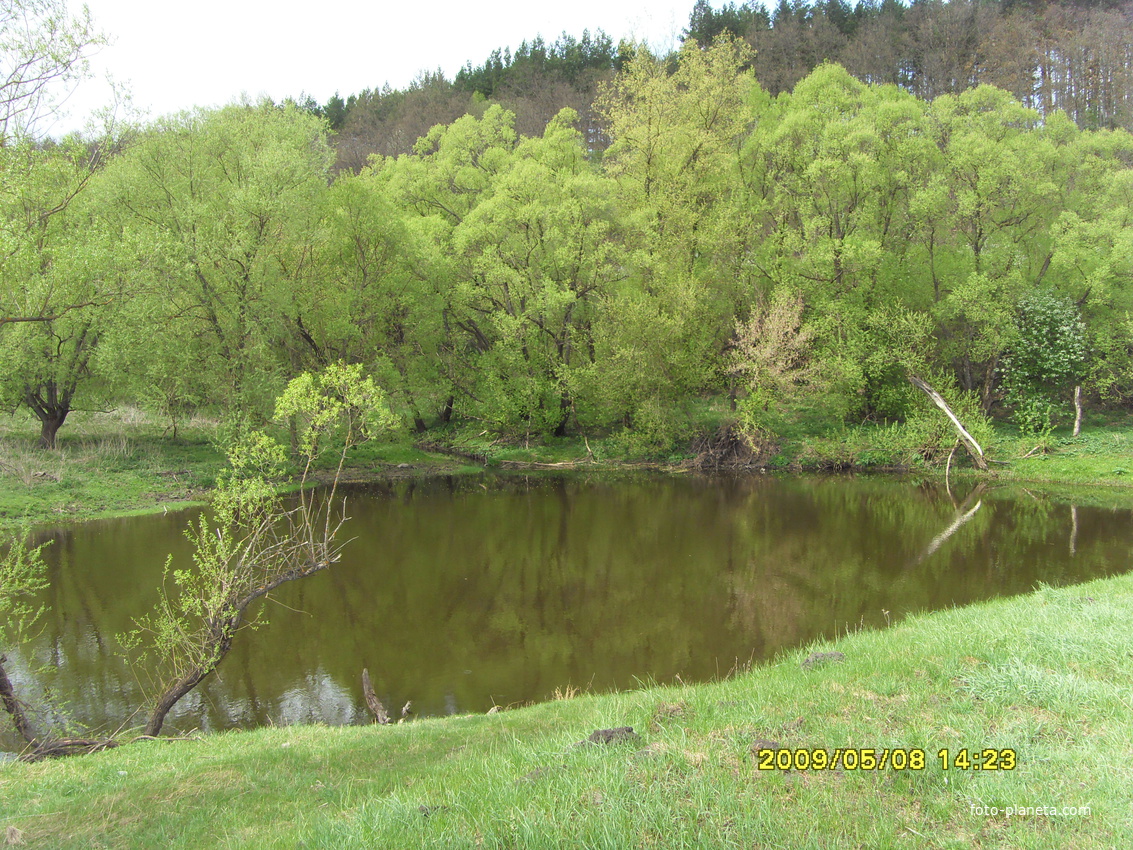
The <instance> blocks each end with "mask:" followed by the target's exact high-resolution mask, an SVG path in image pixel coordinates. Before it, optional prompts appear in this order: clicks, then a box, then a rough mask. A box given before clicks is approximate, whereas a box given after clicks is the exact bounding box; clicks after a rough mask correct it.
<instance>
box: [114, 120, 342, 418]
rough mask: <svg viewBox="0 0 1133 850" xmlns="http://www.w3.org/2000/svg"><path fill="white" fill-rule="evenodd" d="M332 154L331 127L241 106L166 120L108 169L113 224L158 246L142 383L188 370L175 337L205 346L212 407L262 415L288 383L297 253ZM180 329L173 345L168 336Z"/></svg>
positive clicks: (193, 364)
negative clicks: (174, 352) (180, 364)
mask: <svg viewBox="0 0 1133 850" xmlns="http://www.w3.org/2000/svg"><path fill="white" fill-rule="evenodd" d="M332 156H333V155H332V152H331V150H330V147H329V145H328V144H327V141H326V133H325V126H324V124H323V123H322V121H321V120H320V119H318V118H316V117H314V116H312V115H310V114H309V113H306V112H304V111H302V110H300V109H298V108H296V107H294V106H282V107H278V106H275V105H273V104H271V103H267V102H265V103H259V104H254V105H253V104H247V103H244V104H235V105H231V106H227V107H224V108H222V109H218V110H198V111H195V112H190V113H183V114H180V115H176V116H172V117H169V118H164V119H161V120H159V121H158V122H156V123H154V124H153V125H152V126H151V127H149V128H148V129H147V130H145V131H144V132H143V133H142V134H141V136H140V137H139V138H138V139H137V141H136V142H135V143H134V144H132V145H131V147H130V148H129V149H128V150H127V151H126V152H125V153H124V154H123V155H121V156H120V157H118V158H117V160H116V161H115V162H114V163H113V165H112V167H111V168H110V169H108V174H107V176H108V180H110V181H112V183H113V195H112V197H111V198H110V200H109V201H108V203H107V210H106V215H107V216H108V217H112V219H113V221H114V222H115V226H117V227H118V228H119V229H120V230H121V231H122V232H123V233H128V234H130V236H131V237H132V238H135V239H145V240H147V241H148V243H149V245H150V246H151V251H150V255H149V257H148V259H147V261H146V263H145V264H144V275H142V276H141V277H142V278H144V279H142V280H140V282H141V283H143V284H145V293H146V294H145V297H147V298H149V299H152V300H153V301H152V303H153V304H154V306H155V310H154V311H153V321H154V324H153V326H152V329H153V330H154V331H155V333H153V334H152V336H151V338H150V340H149V342H148V344H146V345H144V346H143V347H142V348H141V349H140V350H139V351H136V352H135V357H136V359H137V360H136V362H137V366H136V368H133V369H131V370H130V371H131V373H132V374H136V375H138V376H139V378H140V380H151V379H152V378H153V376H160V374H161V373H162V370H154V369H151V368H149V366H148V364H149V363H150V362H151V360H150V357H151V354H153V355H154V356H153V359H154V360H156V361H159V362H160V363H161V365H162V367H163V368H165V367H167V368H177V358H176V357H170V356H166V355H165V354H163V353H160V352H158V353H156V354H155V352H157V349H158V348H160V347H161V346H163V345H165V344H166V343H165V340H166V339H176V340H178V341H181V342H183V341H190V342H191V344H192V345H193V346H194V347H195V348H196V351H195V352H194V354H193V356H192V357H190V358H187V359H186V360H185V363H186V366H185V368H191V369H194V370H198V371H199V369H200V367H201V365H202V364H203V365H204V366H205V368H206V369H207V371H208V382H207V383H208V385H209V386H210V387H211V388H212V394H211V398H209V399H208V401H210V402H212V403H214V404H217V405H220V406H222V407H224V408H226V409H227V410H228V411H229V412H230V413H232V414H236V415H248V416H251V417H253V418H257V417H263V416H265V415H267V414H268V412H269V411H270V404H271V399H273V398H274V397H275V395H276V393H278V392H279V390H280V389H281V388H282V385H283V382H284V380H285V378H286V376H287V367H288V364H287V362H286V358H285V357H283V356H282V355H281V345H280V341H281V338H282V337H283V336H284V335H285V334H288V333H294V332H295V328H294V326H293V325H291V326H290V327H289V323H288V321H287V310H288V305H289V303H290V297H289V290H290V289H291V288H292V287H293V286H295V285H297V284H296V271H295V268H294V267H293V265H292V264H291V263H290V262H289V261H290V260H292V259H293V258H294V257H295V254H294V252H293V245H294V243H295V242H296V241H299V240H301V239H302V238H303V234H305V233H308V232H310V231H311V229H312V225H313V221H314V218H315V216H316V215H317V208H318V199H319V197H320V196H321V194H322V193H323V192H325V191H326V187H327V182H328V169H329V167H330V164H331V162H332ZM171 325H176V326H179V328H178V329H177V331H175V332H174V333H172V334H170V335H169V336H168V337H167V336H166V335H165V334H163V333H162V332H161V331H162V329H163V328H165V327H168V326H171Z"/></svg>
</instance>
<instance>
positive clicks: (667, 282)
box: [589, 38, 762, 448]
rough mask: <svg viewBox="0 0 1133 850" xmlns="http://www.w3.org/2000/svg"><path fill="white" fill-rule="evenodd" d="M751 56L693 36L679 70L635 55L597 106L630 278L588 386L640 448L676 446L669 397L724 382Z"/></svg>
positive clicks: (738, 259)
mask: <svg viewBox="0 0 1133 850" xmlns="http://www.w3.org/2000/svg"><path fill="white" fill-rule="evenodd" d="M750 58H751V56H750V51H749V50H748V49H747V48H746V46H745V45H743V43H742V42H737V41H735V40H731V39H726V38H724V39H718V40H717V41H716V42H715V43H714V44H712V45H711V46H709V47H706V48H705V49H701V47H700V46H699V45H697V43H696V42H695V41H694V40H692V39H689V40H688V41H686V42H685V44H684V46H683V48H682V50H681V52H680V54H679V56H678V57H677V63H676V66H675V68H674V67H671V66H670V65H669V64H668V63H666V62H664V61H661V60H658V59H656V58H655V57H653V56H651V55H650V54H649V52H648V51H647V50H645V49H644V48H639V49H638V50H637V51H636V52H635V53H634V54H633V57H632V59H630V61H629V62H628V63H627V64H626V65H625V66H624V67H623V69H622V72H621V73H620V74H619V75H618V77H617V78H616V79H615V80H614V82H613V83H612V84H610V86H609V87H607V89H606V90H605V92H604V94H603V96H602V98H601V99H600V101H599V105H600V107H601V109H602V111H603V113H604V115H605V118H606V122H607V127H608V133H609V135H610V138H611V140H612V141H611V145H610V147H609V149H608V151H607V152H606V155H605V157H604V159H603V165H604V167H605V169H606V173H607V174H608V175H609V176H610V177H611V178H612V179H613V181H614V198H615V200H616V203H617V212H618V217H619V220H620V221H621V226H622V231H623V237H622V242H623V246H622V248H621V254H620V264H621V266H622V268H623V269H624V274H623V275H622V277H623V280H622V281H621V282H619V283H618V285H617V286H616V287H614V288H613V291H612V293H611V296H610V297H609V298H608V299H607V300H606V301H605V302H604V303H603V306H602V311H601V315H600V318H599V319H598V320H597V321H596V322H595V330H594V335H595V348H596V364H595V368H594V369H593V370H592V374H591V375H590V376H589V378H590V384H591V386H592V387H594V389H595V391H596V393H599V394H601V395H603V396H604V399H603V402H604V406H605V409H606V411H607V412H608V414H612V415H613V416H615V417H620V418H622V419H623V421H625V422H626V423H627V424H629V425H631V426H632V428H633V429H635V430H637V431H639V432H641V439H642V441H643V443H644V444H643V446H642V447H643V448H645V447H652V448H657V447H660V446H662V445H663V444H665V443H668V442H670V441H671V440H672V439H673V437H674V436H675V433H676V432H677V431H678V430H679V427H680V426H679V423H677V422H676V421H675V419H674V417H673V415H672V414H673V409H674V402H675V401H676V400H677V399H679V398H681V397H686V396H688V395H690V394H693V393H697V392H701V391H704V390H705V389H708V388H717V387H718V386H719V385H720V383H721V382H722V380H723V376H722V370H721V369H720V365H721V363H722V361H723V358H722V356H721V354H722V352H723V350H724V348H725V346H726V345H727V343H728V339H729V335H730V332H731V328H732V326H733V324H734V318H735V316H736V315H737V313H738V312H741V311H743V310H744V309H745V305H746V303H747V302H748V301H749V300H750V295H751V293H750V291H748V287H749V286H750V281H751V276H750V268H749V266H748V265H747V264H746V263H745V262H744V259H745V256H746V254H747V252H748V250H749V248H750V240H751V238H752V237H753V231H752V228H751V227H750V208H749V207H748V205H747V204H745V203H744V202H743V198H742V194H743V193H742V191H740V189H741V187H742V183H741V181H740V176H741V172H740V160H739V149H740V145H741V142H742V139H743V137H744V136H745V135H746V133H747V132H748V131H749V128H750V124H751V121H752V107H751V102H752V101H753V100H758V99H759V98H760V97H762V94H761V91H760V90H759V89H758V87H757V86H756V84H755V80H754V77H753V76H752V74H751V72H750V70H748V69H747V66H748V63H749V61H750Z"/></svg>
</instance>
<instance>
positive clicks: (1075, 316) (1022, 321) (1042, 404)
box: [1001, 291, 1089, 434]
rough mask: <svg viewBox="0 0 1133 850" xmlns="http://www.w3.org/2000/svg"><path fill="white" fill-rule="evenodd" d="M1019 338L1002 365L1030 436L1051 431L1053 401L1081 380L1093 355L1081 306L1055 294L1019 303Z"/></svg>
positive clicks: (1010, 398)
mask: <svg viewBox="0 0 1133 850" xmlns="http://www.w3.org/2000/svg"><path fill="white" fill-rule="evenodd" d="M1016 334H1017V335H1016V338H1015V341H1014V342H1013V343H1012V345H1011V350H1010V352H1009V353H1008V355H1007V356H1006V357H1005V358H1004V360H1003V365H1002V367H1001V370H1002V374H1003V385H1004V389H1005V390H1006V398H1007V402H1008V403H1009V404H1012V405H1014V406H1015V419H1016V421H1017V422H1018V423H1019V427H1020V428H1022V429H1023V431H1024V432H1026V433H1032V434H1037V433H1040V432H1042V431H1044V430H1047V429H1049V428H1050V427H1051V424H1052V417H1053V412H1054V403H1055V401H1056V400H1058V397H1059V396H1060V395H1061V394H1063V393H1064V392H1065V391H1066V390H1068V389H1069V388H1070V387H1071V386H1073V385H1074V384H1075V383H1077V382H1079V381H1080V380H1081V379H1082V375H1083V373H1084V371H1085V367H1086V359H1087V356H1088V353H1089V348H1088V344H1087V341H1086V326H1085V323H1084V322H1083V321H1082V318H1081V315H1080V313H1079V311H1078V308H1077V306H1076V305H1075V304H1074V303H1072V302H1071V301H1069V300H1068V299H1066V298H1064V297H1060V296H1058V295H1056V294H1055V293H1053V292H1049V291H1040V292H1034V293H1031V294H1030V295H1028V296H1027V297H1025V298H1024V299H1023V300H1022V301H1020V302H1019V314H1018V318H1017V323H1016Z"/></svg>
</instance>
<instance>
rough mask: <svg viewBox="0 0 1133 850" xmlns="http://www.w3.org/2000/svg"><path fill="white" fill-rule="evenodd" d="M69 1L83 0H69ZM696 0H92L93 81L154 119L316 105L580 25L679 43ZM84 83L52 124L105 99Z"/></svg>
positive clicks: (78, 116)
mask: <svg viewBox="0 0 1133 850" xmlns="http://www.w3.org/2000/svg"><path fill="white" fill-rule="evenodd" d="M68 2H69V3H70V6H71V8H72V9H75V8H81V6H82V3H81V2H80V1H79V0H68ZM693 2H694V0H658V2H654V3H651V4H650V5H648V6H645V5H644V4H642V3H641V2H640V0H570V2H559V3H555V4H546V5H545V4H542V3H538V2H520V0H480V2H456V0H433V2H416V3H414V2H391V1H390V0H370V2H365V0H338V2H327V3H325V5H323V4H318V3H312V2H302V3H300V2H295V0H278V2H274V3H268V2H264V0H196V2H191V3H190V2H184V0H182V2H173V0H87V2H86V5H87V6H88V7H89V8H90V11H91V14H92V16H93V17H94V21H95V24H96V25H97V26H98V27H99V28H100V29H101V30H102V31H103V32H105V33H106V34H108V35H109V36H110V37H111V38H112V39H113V44H112V45H111V46H109V47H106V48H103V49H102V50H101V51H100V53H99V54H98V55H97V56H96V57H95V59H94V62H93V66H94V71H95V74H96V76H97V77H104V76H105V75H106V74H107V73H109V74H110V75H111V76H112V77H113V78H114V79H115V80H117V81H119V82H122V83H126V84H127V88H128V90H129V91H130V92H131V93H132V96H133V103H134V106H135V107H136V108H138V109H141V110H143V111H146V112H148V113H149V115H150V116H151V117H157V116H159V115H163V114H167V113H170V112H178V111H180V110H183V109H188V108H190V107H193V106H213V105H220V104H225V103H228V102H231V101H232V100H235V99H237V98H239V97H240V96H241V95H243V94H246V95H248V96H249V97H251V98H256V97H258V96H260V95H267V96H268V97H271V98H273V99H275V100H281V99H283V98H285V97H298V96H299V94H300V93H305V94H309V95H311V96H313V97H314V98H315V100H317V101H318V102H319V103H325V102H326V101H327V99H328V98H329V97H330V96H331V95H333V94H334V93H335V92H336V91H338V92H339V93H340V94H341V95H342V96H343V98H345V97H347V96H348V95H350V94H353V93H355V92H358V91H361V90H362V89H367V88H370V89H374V88H380V87H381V86H382V85H383V84H384V83H386V82H388V83H389V84H390V85H391V86H393V87H394V88H404V87H405V86H406V85H407V84H408V83H409V82H410V81H411V80H412V79H413V78H414V77H416V76H417V74H418V73H419V72H420V71H423V70H430V71H431V70H435V69H436V68H438V67H439V68H440V69H441V70H442V71H443V72H444V74H445V76H446V77H448V78H449V79H452V77H453V76H454V75H455V74H456V72H457V71H458V70H459V69H460V68H461V66H463V65H464V63H465V62H467V61H469V60H471V61H472V64H473V65H479V64H481V63H482V62H483V61H484V59H486V58H487V56H488V54H489V53H490V52H491V51H492V50H494V49H495V48H497V47H505V46H506V47H510V48H512V49H514V48H515V47H517V46H518V45H519V43H520V42H521V41H522V40H524V39H527V40H531V39H532V38H533V37H535V36H536V35H542V36H543V38H544V39H545V40H546V41H547V42H552V41H554V40H555V39H556V38H557V37H558V36H559V35H560V34H561V33H562V32H564V31H565V32H566V33H568V34H569V35H572V36H574V37H576V38H578V37H580V36H581V35H582V30H583V29H587V28H588V29H589V30H590V31H591V32H594V31H596V30H598V29H602V30H605V32H606V33H607V34H608V35H609V36H610V37H611V38H612V39H613V41H614V43H615V44H617V42H618V40H619V39H621V38H631V37H632V38H637V39H639V40H645V41H648V42H649V43H650V44H651V45H653V46H654V47H658V48H662V49H668V48H671V47H674V46H676V45H677V44H679V40H678V35H679V33H680V31H681V29H682V28H683V27H685V26H687V25H688V16H689V13H690V12H691V11H692V6H693ZM108 92H109V90H108V89H107V88H106V87H105V86H104V85H103V84H101V83H100V82H98V80H90V81H87V82H85V83H83V84H82V85H81V87H80V88H79V89H78V90H77V91H76V92H75V93H74V94H73V95H72V96H71V97H70V99H69V100H68V102H67V104H66V109H67V110H68V112H69V113H70V116H69V117H68V118H65V119H62V120H60V121H59V122H58V125H57V126H56V127H55V128H53V129H52V131H51V132H53V133H54V132H56V131H58V130H60V129H62V130H67V129H71V128H74V127H79V126H81V125H82V122H83V118H84V116H85V115H86V114H87V113H88V112H90V111H91V110H92V109H94V108H96V107H98V106H100V105H104V104H105V103H106V102H107V101H108V100H109V93H108Z"/></svg>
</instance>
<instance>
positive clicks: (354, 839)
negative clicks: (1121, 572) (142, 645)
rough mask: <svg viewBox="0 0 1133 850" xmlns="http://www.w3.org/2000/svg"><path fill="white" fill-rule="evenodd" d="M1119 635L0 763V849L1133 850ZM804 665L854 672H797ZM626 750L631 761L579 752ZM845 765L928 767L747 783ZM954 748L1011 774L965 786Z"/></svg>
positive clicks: (880, 642)
mask: <svg viewBox="0 0 1133 850" xmlns="http://www.w3.org/2000/svg"><path fill="white" fill-rule="evenodd" d="M1131 611H1133V576H1124V577H1119V578H1115V579H1108V580H1098V581H1094V582H1090V583H1088V584H1085V585H1081V586H1078V587H1070V588H1064V589H1057V590H1054V589H1049V588H1041V589H1039V590H1037V591H1036V592H1034V593H1032V594H1029V595H1026V596H1023V597H1017V598H1013V599H1006V600H997V601H993V602H988V603H984V604H980V605H976V606H972V607H970V608H964V609H956V610H951V611H944V612H938V613H935V614H930V615H924V616H918V617H912V618H909V619H908V620H906V621H904V622H902V623H900V624H898V625H896V626H895V627H893V628H892V629H889V630H885V631H881V632H863V633H857V634H852V635H849V636H847V637H845V638H844V639H842V640H840V641H838V642H837V643H834V644H827V645H823V646H820V647H809V648H807V649H805V650H800V651H797V652H793V653H791V654H789V655H787V656H784V657H783V658H781V659H780V660H778V661H777V662H775V663H771V664H768V665H765V666H761V667H759V668H757V669H755V670H752V671H750V672H747V673H743V674H740V675H738V676H736V677H734V678H732V679H729V680H727V681H722V682H719V683H714V684H708V685H702V686H696V687H684V688H647V689H644V690H639V691H632V692H623V693H619V694H613V695H608V696H582V697H577V698H574V699H567V700H558V701H552V702H548V703H544V704H541V705H536V706H533V707H530V708H523V709H519V710H514V711H504V712H499V713H497V714H493V715H486V716H466V717H455V718H448V719H436V720H423V721H417V722H413V723H407V724H404V725H400V726H394V727H365V728H360V727H354V728H325V727H291V728H274V729H262V730H258V731H255V732H245V733H229V734H219V735H212V736H207V737H203V738H201V739H200V740H192V741H178V742H139V743H135V744H131V745H129V746H125V747H123V748H121V749H119V750H114V751H107V752H103V753H99V754H96V755H93V756H86V757H81V758H73V759H70V760H66V761H62V762H53V763H40V764H19V763H6V764H3V765H0V799H2V800H3V806H2V807H0V831H3V832H6V835H7V836H8V840H9V841H13V840H16V841H22V842H24V843H25V844H26V845H27V846H30V847H52V848H67V847H83V848H88V847H158V846H160V847H198V846H220V847H252V846H254V847H326V848H345V847H359V848H361V847H476V846H484V847H525V848H526V847H566V846H588V847H610V848H623V847H648V846H656V847H733V846H735V847H741V846H742V847H752V846H759V847H870V848H878V847H918V848H920V847H941V848H944V847H964V848H967V847H980V848H983V847H1003V848H1008V847H1010V848H1052V847H1074V848H1094V847H1097V848H1112V847H1117V846H1122V845H1123V844H1125V843H1126V842H1127V841H1128V836H1129V834H1130V831H1131V830H1133V781H1131V780H1133V665H1131V664H1130V658H1131V657H1133V630H1131V629H1130V628H1129V618H1130V612H1131ZM814 651H823V652H838V653H841V654H842V655H843V656H844V658H841V659H839V658H837V657H834V658H831V659H829V660H827V661H825V663H816V664H812V665H806V664H804V663H803V662H804V661H805V660H806V658H807V657H808V656H809V655H810V654H811V653H812V652H814ZM621 726H632V727H633V728H634V730H635V733H636V735H637V736H638V737H636V738H633V739H631V740H628V741H624V742H620V743H610V744H588V745H585V746H575V744H576V743H577V742H579V741H582V740H584V739H587V738H588V736H590V735H591V733H592V732H594V731H595V730H598V729H608V728H614V727H621ZM839 747H841V748H868V749H874V750H878V751H879V752H878V757H880V751H881V750H883V749H885V748H889V749H890V750H897V749H900V750H909V749H913V748H918V749H923V750H924V752H925V757H924V758H925V767H924V769H923V770H911V769H908V768H906V769H904V770H897V769H892V768H887V769H884V770H862V769H856V770H852V769H847V768H848V765H843V766H841V767H839V768H838V769H827V770H823V771H814V770H790V771H780V770H760V769H759V765H760V760H761V759H760V755H759V751H760V750H761V749H764V748H771V749H777V748H785V749H789V750H791V751H792V752H794V751H799V750H805V751H808V752H809V751H812V750H813V749H814V748H823V749H825V750H826V751H828V752H833V750H834V749H835V748H839ZM944 748H947V749H948V750H949V752H950V756H949V762H950V764H949V769H948V770H944V769H942V761H941V758H940V757H939V756H938V752H939V751H940V750H941V749H944ZM962 748H967V749H969V750H983V749H985V748H993V749H995V750H996V751H1004V750H1011V751H1013V752H1014V754H1015V756H1014V758H1015V767H1014V769H1012V770H995V771H989V770H981V771H976V770H972V769H967V770H965V769H960V768H959V767H958V766H957V765H956V764H954V763H953V762H954V760H955V757H956V754H957V753H958V751H960V750H961V749H962ZM792 758H793V756H792ZM1009 807H1017V808H1016V810H1014V811H1012V810H1011V809H1009ZM1035 807H1038V808H1035ZM1043 807H1048V808H1043ZM1066 807H1069V808H1066ZM1086 807H1088V811H1087V809H1086ZM1071 808H1073V809H1074V813H1073V814H1072V813H1071Z"/></svg>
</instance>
